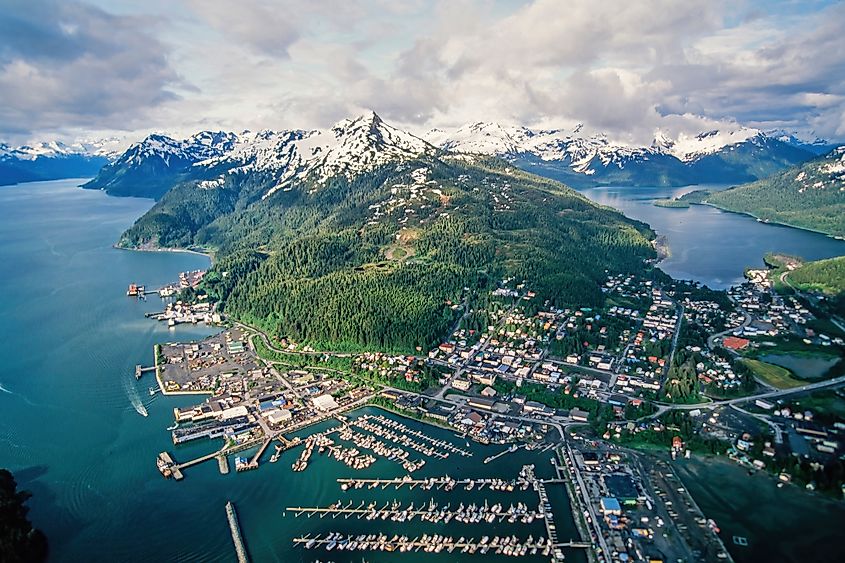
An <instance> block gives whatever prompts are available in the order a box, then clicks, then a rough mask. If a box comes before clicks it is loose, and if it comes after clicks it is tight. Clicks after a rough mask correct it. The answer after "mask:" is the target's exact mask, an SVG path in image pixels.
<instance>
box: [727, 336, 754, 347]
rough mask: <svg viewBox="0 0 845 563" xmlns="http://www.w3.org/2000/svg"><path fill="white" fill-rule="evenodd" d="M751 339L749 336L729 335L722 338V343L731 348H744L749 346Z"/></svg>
mask: <svg viewBox="0 0 845 563" xmlns="http://www.w3.org/2000/svg"><path fill="white" fill-rule="evenodd" d="M749 344H751V341H750V340H748V339H747V338H737V337H736V336H727V337H725V339H724V340H722V345H723V346H724V347H725V348H728V349H729V350H742V349H743V348H747V347H748V345H749Z"/></svg>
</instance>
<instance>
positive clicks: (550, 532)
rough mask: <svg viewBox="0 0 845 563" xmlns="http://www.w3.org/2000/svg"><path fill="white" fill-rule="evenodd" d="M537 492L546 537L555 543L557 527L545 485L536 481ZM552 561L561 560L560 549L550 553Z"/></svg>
mask: <svg viewBox="0 0 845 563" xmlns="http://www.w3.org/2000/svg"><path fill="white" fill-rule="evenodd" d="M536 488H537V494H538V495H540V507H541V508H542V509H543V511H544V512H545V514H544V518H543V522H544V523H545V524H546V537H548V538H549V541H550V542H552V543H553V544H555V545H557V543H558V541H557V527H556V526H555V520H554V516H553V515H552V505H551V503H550V502H549V495H548V494H546V486H545V485H544V484H543V483H542V482H541V481H537V482H536ZM552 555H553V556H554V561H556V562H557V561H563V553H562V552H560V550H555V552H554V553H553V554H552Z"/></svg>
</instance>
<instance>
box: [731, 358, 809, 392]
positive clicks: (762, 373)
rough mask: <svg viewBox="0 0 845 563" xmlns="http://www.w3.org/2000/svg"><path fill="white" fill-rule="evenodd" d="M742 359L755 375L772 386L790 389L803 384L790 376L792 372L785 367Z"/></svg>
mask: <svg viewBox="0 0 845 563" xmlns="http://www.w3.org/2000/svg"><path fill="white" fill-rule="evenodd" d="M742 361H743V363H744V364H745V365H746V366H748V368H749V369H750V370H751V371H752V372H754V375H755V376H757V377H758V378H759V379H761V380H763V381H764V382H765V383H767V384H769V385H771V386H772V387H777V388H778V389H790V388H792V387H799V386H801V385H803V384H804V382H802V381H799V380H797V379H794V378H793V377H792V373H791V372H790V371H789V370H788V369H786V368H782V367H780V366H776V365H773V364H767V363H766V362H761V361H760V360H751V359H748V358H745V359H744V360H742Z"/></svg>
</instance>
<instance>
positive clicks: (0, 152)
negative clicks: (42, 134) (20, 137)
mask: <svg viewBox="0 0 845 563" xmlns="http://www.w3.org/2000/svg"><path fill="white" fill-rule="evenodd" d="M108 160H109V154H108V153H107V152H106V151H105V150H103V145H98V144H97V143H95V142H90V143H81V142H80V143H74V144H72V145H66V144H64V143H62V142H59V141H50V142H42V143H35V144H29V145H21V146H18V147H12V146H9V145H8V144H5V143H0V185H8V184H15V183H18V182H33V181H38V180H58V179H62V178H80V177H85V176H92V175H94V174H96V173H97V171H98V170H99V169H100V168H101V167H102V166H103V165H104V164H106V163H107V162H108Z"/></svg>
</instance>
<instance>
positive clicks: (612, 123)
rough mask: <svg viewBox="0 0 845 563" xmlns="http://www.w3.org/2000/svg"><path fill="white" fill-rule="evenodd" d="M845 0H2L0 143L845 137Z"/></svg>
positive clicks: (839, 138)
mask: <svg viewBox="0 0 845 563" xmlns="http://www.w3.org/2000/svg"><path fill="white" fill-rule="evenodd" d="M843 29H845V3H843V2H814V1H806V0H805V1H795V2H781V3H775V2H771V1H756V2H755V1H748V2H743V1H741V0H740V1H730V2H720V1H718V0H704V1H699V0H685V1H683V2H679V1H674V0H670V1H662V0H653V1H637V2H630V1H620V2H614V1H598V2H597V1H594V0H584V1H582V0H567V1H565V2H564V1H560V0H533V1H524V2H517V1H515V0H514V1H498V2H497V1H493V0H489V1H488V0H466V1H462V0H444V1H442V2H438V1H422V0H418V1H413V0H412V1H407V2H399V1H390V0H370V1H358V0H337V1H332V2H320V1H317V0H310V1H309V0H301V1H300V0H290V1H288V0H238V1H230V0H143V1H137V0H132V1H130V0H84V1H79V0H0V140H5V141H9V142H24V141H29V140H41V139H52V138H60V139H64V140H69V139H74V138H81V137H97V136H102V135H120V136H129V137H137V136H140V135H143V134H145V133H147V132H150V131H164V132H168V133H171V134H177V135H184V134H189V133H191V132H194V131H196V130H199V129H227V130H242V129H245V128H249V129H260V128H272V129H277V128H293V127H299V128H310V127H323V126H327V125H330V124H332V123H334V122H335V121H337V120H339V119H341V118H343V117H346V116H349V115H352V114H356V113H360V112H361V111H362V110H364V109H367V108H372V109H374V110H375V111H376V112H378V113H379V114H380V115H381V116H382V117H383V118H385V119H386V120H388V121H390V122H393V123H396V124H399V125H402V126H405V127H407V128H409V129H411V130H414V131H425V130H427V129H429V128H431V127H441V128H448V127H454V126H458V125H461V124H463V123H466V122H471V121H500V122H503V123H512V124H523V125H529V126H542V127H566V126H572V125H574V124H576V123H579V122H582V123H584V124H585V126H586V127H587V128H588V129H591V130H595V131H607V132H609V133H610V134H612V135H613V136H614V137H616V138H618V139H620V140H630V141H632V142H648V141H649V140H650V139H651V138H653V136H654V134H655V131H657V130H663V131H666V132H667V133H669V134H670V135H671V134H677V133H679V132H681V131H684V132H697V131H702V130H707V129H709V128H712V127H714V126H718V125H719V122H731V123H739V124H743V125H749V126H754V127H758V128H763V129H769V128H784V129H787V130H790V131H797V132H800V133H803V134H804V135H805V136H807V135H809V134H811V133H812V134H815V135H816V136H819V137H824V138H828V139H835V140H845V33H843Z"/></svg>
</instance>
